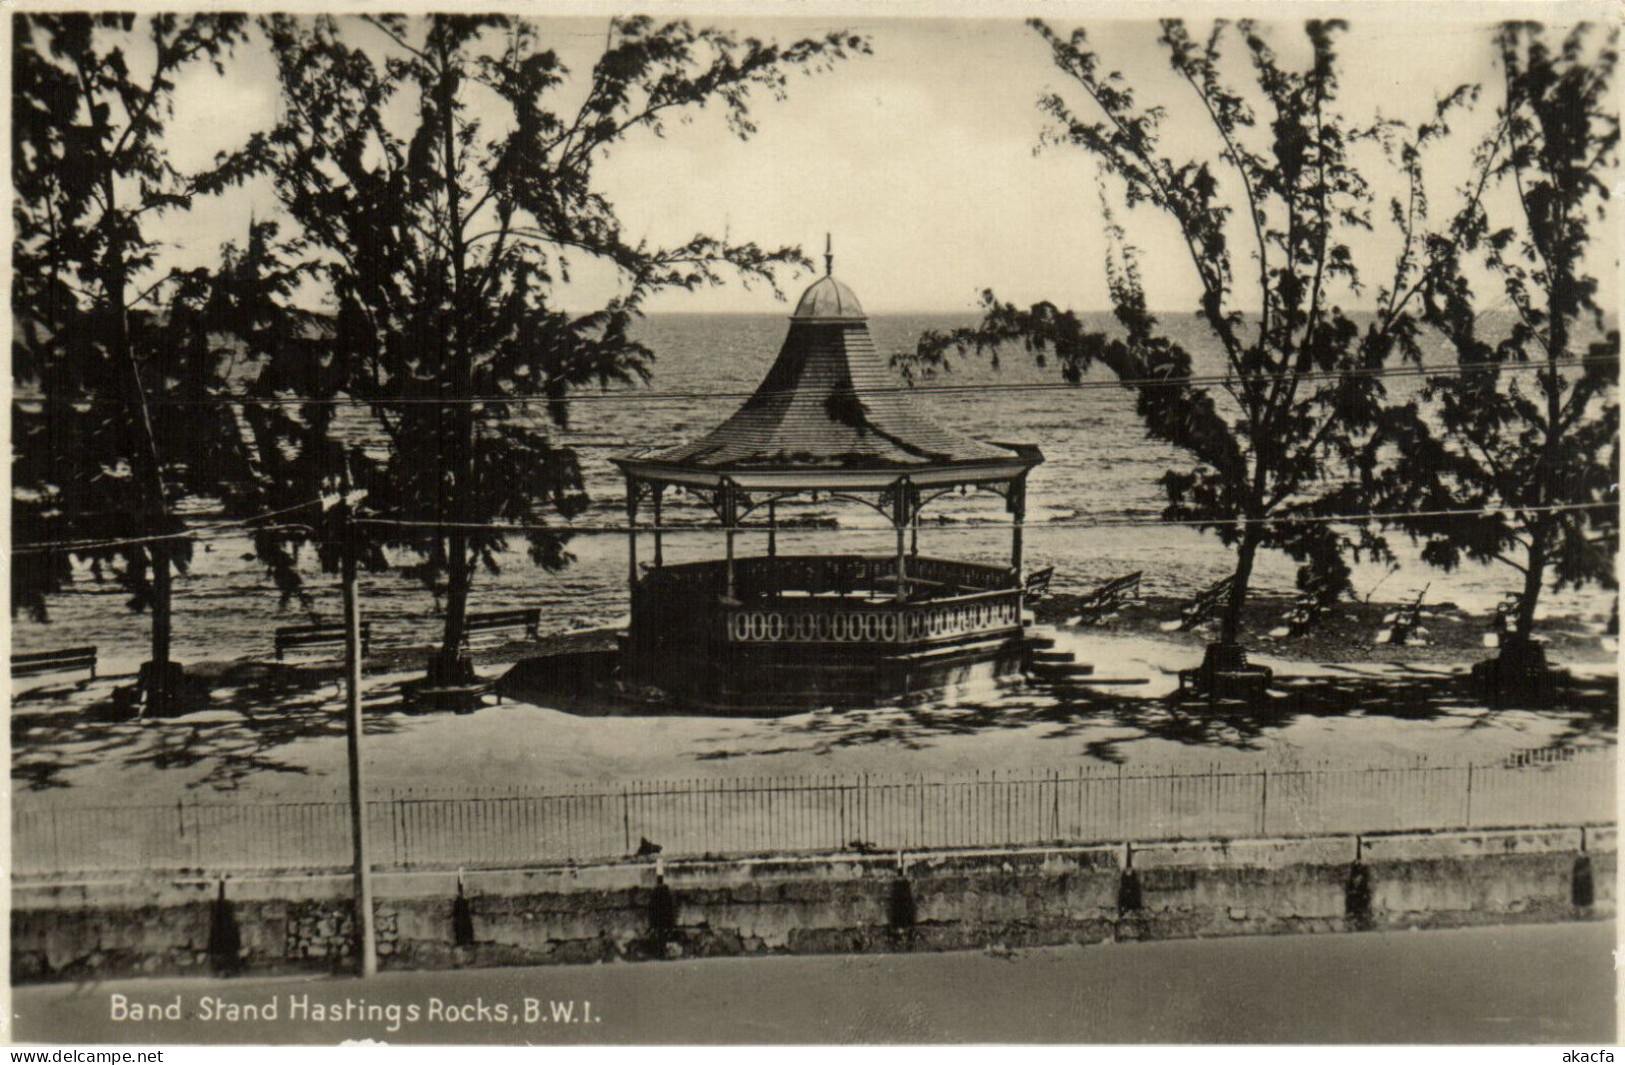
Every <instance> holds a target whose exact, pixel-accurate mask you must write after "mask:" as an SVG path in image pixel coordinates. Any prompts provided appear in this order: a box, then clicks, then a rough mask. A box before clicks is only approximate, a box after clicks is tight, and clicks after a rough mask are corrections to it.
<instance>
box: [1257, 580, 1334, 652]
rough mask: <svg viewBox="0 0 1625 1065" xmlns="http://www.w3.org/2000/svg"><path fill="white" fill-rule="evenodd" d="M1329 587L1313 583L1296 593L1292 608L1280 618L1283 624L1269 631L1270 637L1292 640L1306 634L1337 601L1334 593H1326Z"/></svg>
mask: <svg viewBox="0 0 1625 1065" xmlns="http://www.w3.org/2000/svg"><path fill="white" fill-rule="evenodd" d="M1329 587H1330V585H1328V584H1325V583H1315V584H1311V585H1310V586H1309V587H1307V588H1305V589H1304V590H1303V591H1302V592H1300V593H1298V598H1297V599H1296V600H1294V601H1293V603H1292V608H1291V609H1290V610H1288V611H1287V612H1286V613H1285V614H1284V615H1282V617H1281V620H1282V621H1283V622H1284V623H1285V624H1282V625H1279V626H1277V627H1276V628H1273V629H1271V630H1270V635H1271V636H1273V637H1275V638H1276V639H1288V640H1293V639H1297V638H1298V637H1299V636H1302V635H1303V634H1304V633H1306V632H1308V631H1309V630H1310V629H1311V628H1312V627H1313V626H1314V624H1315V622H1317V621H1319V620H1320V618H1321V615H1323V614H1325V613H1326V608H1327V607H1329V606H1331V605H1332V603H1333V602H1335V601H1336V600H1337V596H1336V594H1335V593H1331V592H1328V591H1327V589H1328V588H1329Z"/></svg>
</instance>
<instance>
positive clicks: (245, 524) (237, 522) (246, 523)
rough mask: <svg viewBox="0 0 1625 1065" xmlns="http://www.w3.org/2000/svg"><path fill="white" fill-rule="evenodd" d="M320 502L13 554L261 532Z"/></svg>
mask: <svg viewBox="0 0 1625 1065" xmlns="http://www.w3.org/2000/svg"><path fill="white" fill-rule="evenodd" d="M319 503H321V500H320V499H312V500H308V501H306V502H304V503H295V504H293V505H292V506H288V507H282V508H281V509H279V510H268V511H266V512H265V513H263V514H256V515H254V516H253V517H251V518H235V519H231V520H228V521H216V522H209V523H207V524H204V525H199V526H195V527H193V528H190V529H181V530H178V531H176V532H172V533H158V534H156V535H153V536H126V537H119V538H102V539H91V540H49V541H36V542H34V543H27V544H17V545H15V546H14V547H13V548H12V549H11V553H12V554H14V555H27V554H39V553H42V552H47V551H104V550H110V549H112V548H116V547H134V546H136V545H138V544H156V543H162V542H163V541H165V540H208V539H224V537H219V536H209V535H207V534H210V533H221V532H230V531H233V530H250V531H259V530H261V529H271V528H286V526H262V525H258V524H256V523H257V522H262V521H265V520H266V519H267V518H277V517H281V516H282V515H284V514H292V513H293V512H294V511H296V510H304V509H305V508H307V507H313V506H316V505H318V504H319Z"/></svg>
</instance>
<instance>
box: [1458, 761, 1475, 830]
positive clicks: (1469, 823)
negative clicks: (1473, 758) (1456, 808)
mask: <svg viewBox="0 0 1625 1065" xmlns="http://www.w3.org/2000/svg"><path fill="white" fill-rule="evenodd" d="M1461 823H1462V827H1463V828H1472V827H1473V763H1471V762H1468V763H1467V802H1466V809H1465V810H1464V811H1463V812H1462V815H1461Z"/></svg>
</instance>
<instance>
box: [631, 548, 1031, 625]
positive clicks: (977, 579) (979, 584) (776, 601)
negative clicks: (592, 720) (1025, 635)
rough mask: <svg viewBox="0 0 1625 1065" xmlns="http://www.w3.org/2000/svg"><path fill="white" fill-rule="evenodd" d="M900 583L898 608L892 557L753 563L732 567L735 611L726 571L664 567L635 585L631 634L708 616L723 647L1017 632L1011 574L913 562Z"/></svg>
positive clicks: (722, 567) (720, 566)
mask: <svg viewBox="0 0 1625 1065" xmlns="http://www.w3.org/2000/svg"><path fill="white" fill-rule="evenodd" d="M904 574H905V582H904V591H905V598H904V600H903V601H901V602H900V601H898V600H897V598H896V593H897V559H896V557H895V556H887V555H780V556H777V557H757V556H753V557H750V558H742V559H737V560H735V562H734V585H735V591H736V596H737V599H738V602H724V601H723V600H722V598H721V595H722V592H723V591H724V589H725V588H726V586H727V563H725V562H721V561H706V562H695V563H687V564H683V565H676V566H666V567H664V568H662V569H659V570H654V571H651V572H650V573H649V574H648V575H647V576H646V577H645V578H644V579H643V581H642V582H641V583H640V584H639V586H638V595H637V596H635V597H634V628H636V627H637V619H638V618H639V617H642V618H643V619H645V621H646V622H647V623H648V624H651V625H654V626H655V627H656V628H661V627H664V626H666V625H669V624H673V623H676V619H677V618H679V617H680V616H681V617H686V618H691V619H694V620H695V621H696V622H699V619H700V618H702V617H707V616H708V617H710V618H712V619H713V620H712V621H708V622H702V624H715V625H716V626H717V629H713V630H711V631H720V633H721V635H722V638H723V639H725V640H726V641H728V642H729V643H765V644H858V645H861V644H873V645H897V644H913V643H929V642H932V641H938V640H951V639H957V638H963V637H967V636H977V635H984V634H987V635H991V634H994V633H998V632H1002V631H1008V630H1012V629H1017V628H1019V627H1020V625H1021V590H1020V589H1019V588H1018V587H1017V586H1016V578H1015V573H1014V571H1013V570H1010V569H1008V568H1006V567H1001V566H984V565H978V564H976V563H971V562H956V561H952V560H948V559H938V558H921V557H911V558H909V559H907V560H906V562H905V563H904ZM657 619H662V620H657Z"/></svg>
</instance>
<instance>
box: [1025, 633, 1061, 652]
mask: <svg viewBox="0 0 1625 1065" xmlns="http://www.w3.org/2000/svg"><path fill="white" fill-rule="evenodd" d="M1027 646H1028V647H1031V648H1033V649H1034V650H1035V651H1048V650H1049V649H1050V648H1052V647H1054V646H1055V637H1053V636H1028V637H1027Z"/></svg>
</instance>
